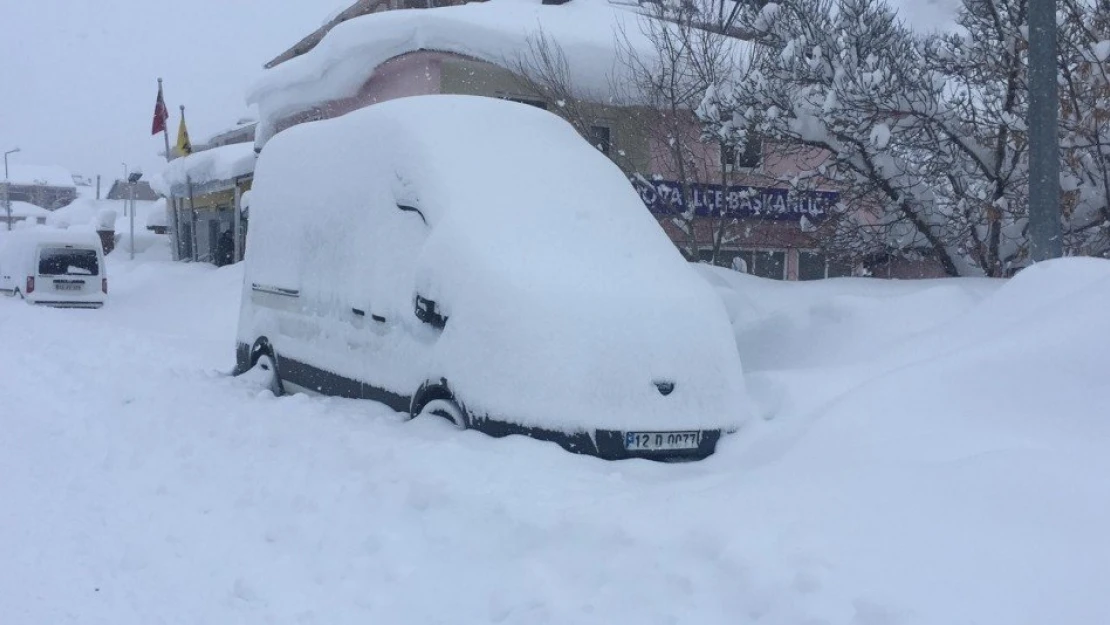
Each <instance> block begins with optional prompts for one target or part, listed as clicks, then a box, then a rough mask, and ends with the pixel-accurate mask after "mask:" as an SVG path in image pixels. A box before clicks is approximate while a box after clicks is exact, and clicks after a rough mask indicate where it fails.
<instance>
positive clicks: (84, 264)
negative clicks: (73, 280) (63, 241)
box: [39, 247, 100, 276]
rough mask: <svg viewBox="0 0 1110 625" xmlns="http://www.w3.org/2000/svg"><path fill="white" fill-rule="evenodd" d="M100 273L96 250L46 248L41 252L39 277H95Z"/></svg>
mask: <svg viewBox="0 0 1110 625" xmlns="http://www.w3.org/2000/svg"><path fill="white" fill-rule="evenodd" d="M99 273H100V262H99V261H98V260H97V257H96V250H89V249H74V248H69V247H46V248H43V249H42V250H41V251H40V252H39V275H42V276H95V275H97V274H99Z"/></svg>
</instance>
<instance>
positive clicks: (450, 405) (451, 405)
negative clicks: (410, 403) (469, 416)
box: [417, 399, 466, 430]
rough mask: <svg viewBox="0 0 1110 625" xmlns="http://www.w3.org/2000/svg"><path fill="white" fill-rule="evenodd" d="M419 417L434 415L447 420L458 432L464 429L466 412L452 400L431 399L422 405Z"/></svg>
mask: <svg viewBox="0 0 1110 625" xmlns="http://www.w3.org/2000/svg"><path fill="white" fill-rule="evenodd" d="M420 415H435V416H437V417H441V418H443V419H447V420H448V421H450V422H451V423H453V424H454V425H455V427H457V428H458V429H460V430H465V429H466V411H464V410H463V409H462V408H461V407H460V406H459V405H458V404H457V403H456V402H455V400H454V399H433V400H431V401H429V402H428V403H426V404H424V407H423V408H422V409H421V410H420V414H419V415H417V416H420Z"/></svg>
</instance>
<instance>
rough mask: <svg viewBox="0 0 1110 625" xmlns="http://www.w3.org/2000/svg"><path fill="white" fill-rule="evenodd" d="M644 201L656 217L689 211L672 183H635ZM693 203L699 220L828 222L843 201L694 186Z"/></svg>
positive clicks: (822, 194)
mask: <svg viewBox="0 0 1110 625" xmlns="http://www.w3.org/2000/svg"><path fill="white" fill-rule="evenodd" d="M632 184H633V185H634V186H635V187H636V190H637V191H638V192H639V193H640V199H642V200H643V201H644V204H647V207H648V209H649V210H650V211H651V212H652V213H654V214H656V215H677V214H681V213H685V212H686V211H687V207H686V202H685V200H684V198H683V197H682V187H681V186H680V185H679V184H678V183H677V182H672V181H670V180H652V181H650V182H645V181H643V180H633V181H632ZM689 187H690V199H691V201H692V202H693V205H694V206H693V208H694V214H695V215H698V216H708V215H714V216H722V217H736V218H744V217H757V218H764V219H782V220H795V219H800V218H801V217H803V216H804V217H807V218H809V219H812V220H820V219H824V218H825V217H827V216H828V214H829V211H831V210H832V208H833V206H835V205H836V203H837V202H839V201H840V194H839V193H837V192H836V191H810V192H801V193H791V192H790V190H789V189H776V188H771V187H751V186H747V185H735V186H730V187H728V188H725V187H722V186H721V185H719V184H690V185H689Z"/></svg>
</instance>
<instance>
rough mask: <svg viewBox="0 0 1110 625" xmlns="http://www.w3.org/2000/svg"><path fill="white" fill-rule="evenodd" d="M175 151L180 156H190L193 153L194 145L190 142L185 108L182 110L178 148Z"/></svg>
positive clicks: (178, 127)
mask: <svg viewBox="0 0 1110 625" xmlns="http://www.w3.org/2000/svg"><path fill="white" fill-rule="evenodd" d="M175 149H176V150H177V153H178V155H180V156H188V155H189V154H192V153H193V144H192V143H190V142H189V130H188V129H187V128H185V109H184V107H182V110H181V123H180V124H178V126H177V146H176V148H175Z"/></svg>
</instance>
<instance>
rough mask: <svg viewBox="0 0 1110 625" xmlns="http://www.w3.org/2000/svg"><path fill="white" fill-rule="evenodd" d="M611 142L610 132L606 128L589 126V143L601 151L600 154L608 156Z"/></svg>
mask: <svg viewBox="0 0 1110 625" xmlns="http://www.w3.org/2000/svg"><path fill="white" fill-rule="evenodd" d="M612 140H613V135H612V131H611V130H610V129H609V127H608V126H600V125H598V126H590V143H592V144H593V145H594V147H595V148H597V149H599V150H601V153H602V154H605V155H606V156H608V154H609V149H610V148H611V147H612Z"/></svg>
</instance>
